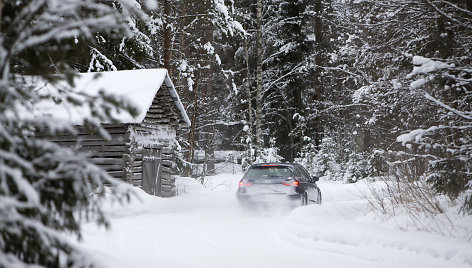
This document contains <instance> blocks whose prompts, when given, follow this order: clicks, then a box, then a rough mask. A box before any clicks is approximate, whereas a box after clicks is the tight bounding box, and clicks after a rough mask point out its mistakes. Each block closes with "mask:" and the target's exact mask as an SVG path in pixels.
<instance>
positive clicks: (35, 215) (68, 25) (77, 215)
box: [0, 0, 139, 267]
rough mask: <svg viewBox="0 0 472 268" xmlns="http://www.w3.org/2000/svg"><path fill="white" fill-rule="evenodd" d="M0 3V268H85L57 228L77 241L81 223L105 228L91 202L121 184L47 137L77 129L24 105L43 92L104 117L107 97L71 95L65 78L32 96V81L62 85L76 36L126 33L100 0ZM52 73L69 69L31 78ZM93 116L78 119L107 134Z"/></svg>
mask: <svg viewBox="0 0 472 268" xmlns="http://www.w3.org/2000/svg"><path fill="white" fill-rule="evenodd" d="M121 3H122V8H123V9H122V10H121V11H126V12H127V13H131V12H133V13H134V12H139V11H138V10H136V8H135V6H132V5H129V3H130V2H129V1H123V2H121ZM0 7H1V8H2V12H0V14H2V17H1V22H0V23H1V24H0V31H1V36H0V74H1V78H0V79H1V80H0V114H1V116H0V267H92V266H94V262H93V260H91V259H90V258H89V257H88V256H86V255H84V254H83V253H82V252H81V251H80V250H79V249H77V248H76V247H75V246H73V245H72V244H71V243H70V242H69V239H66V238H65V237H64V233H69V234H73V235H75V236H77V237H79V238H80V224H81V222H83V221H84V220H93V221H96V222H97V223H99V224H104V225H107V220H106V218H105V217H104V215H103V213H102V211H101V208H100V200H101V199H100V196H103V195H104V194H105V192H104V189H105V188H104V185H105V184H107V185H109V186H111V187H110V188H109V189H111V191H112V192H113V193H114V194H115V196H116V197H117V198H118V199H120V200H122V199H123V198H125V197H126V196H127V190H126V189H128V188H127V187H125V186H123V185H122V184H121V183H119V182H117V181H115V180H114V179H112V178H111V177H109V176H108V175H107V174H106V173H105V172H104V171H102V170H100V169H99V168H97V167H96V166H95V165H93V164H91V163H89V162H88V161H87V158H86V156H85V155H83V154H80V153H78V152H77V151H75V150H73V149H71V148H64V147H61V146H60V145H58V144H55V143H53V142H50V141H48V140H47V138H46V137H47V136H52V135H55V134H57V133H58V132H62V133H69V134H71V135H74V134H76V130H75V128H74V126H73V125H71V124H70V123H69V122H62V121H55V120H54V119H51V118H37V119H32V118H31V116H28V115H30V114H31V111H30V110H29V107H31V105H32V104H34V103H35V102H37V101H39V100H40V98H50V99H53V100H54V101H62V102H68V103H69V104H70V105H71V107H73V105H88V106H90V107H93V109H94V114H96V115H100V116H101V118H100V119H104V118H105V119H106V118H108V119H111V117H110V109H109V108H110V107H115V106H116V107H117V108H120V107H122V108H125V106H126V103H124V102H123V101H121V100H119V99H117V98H115V97H113V96H102V97H100V98H96V97H91V96H82V98H80V99H77V98H73V96H72V95H71V94H70V90H71V85H69V84H68V83H61V91H60V94H59V95H55V96H52V95H42V96H41V97H40V96H39V95H38V93H37V91H36V90H35V89H36V87H35V86H34V84H35V82H37V81H35V79H39V80H44V79H46V80H50V82H51V83H57V82H59V81H64V80H65V81H71V78H72V77H73V74H72V71H73V69H71V66H70V65H69V64H68V63H67V62H66V61H65V60H64V57H61V55H64V54H65V53H66V52H67V51H68V49H69V48H70V46H69V45H70V44H71V43H75V42H74V40H75V39H87V38H91V37H92V36H93V35H94V34H96V33H98V32H103V33H111V32H115V33H118V32H120V33H121V35H125V34H126V33H127V32H129V29H128V28H127V26H126V24H124V23H123V15H122V13H121V11H120V12H119V11H118V10H117V9H115V8H112V7H110V6H107V5H105V4H103V3H102V2H101V1H95V0H63V1H54V0H33V1H22V0H14V1H2V4H0ZM52 70H53V71H52ZM54 71H61V72H62V73H64V74H67V73H69V74H70V75H65V76H53V77H47V76H44V77H42V78H41V76H38V74H47V73H53V72H54ZM33 74H34V75H36V76H34V77H36V78H33V77H32V76H29V75H33ZM97 103H103V104H104V106H100V105H96V104H97ZM126 109H127V110H128V112H130V113H132V114H133V113H135V112H136V111H135V110H134V109H133V108H132V107H128V108H126ZM97 122H99V121H98V120H97V119H96V118H89V119H88V120H87V121H86V122H85V125H86V126H87V127H89V128H90V129H92V130H95V131H97V132H99V133H102V134H103V135H104V137H106V136H107V135H106V133H104V132H103V129H101V127H100V125H99V124H98V123H97Z"/></svg>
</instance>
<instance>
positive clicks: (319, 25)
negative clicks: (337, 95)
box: [313, 0, 323, 149]
mask: <svg viewBox="0 0 472 268" xmlns="http://www.w3.org/2000/svg"><path fill="white" fill-rule="evenodd" d="M322 9H323V6H322V3H321V0H316V2H315V12H316V16H315V27H314V28H315V50H316V51H315V64H316V65H317V66H322V63H321V61H322V41H323V20H322V17H321V13H322ZM313 79H314V80H313V84H314V85H313V86H314V89H315V91H316V93H315V102H316V109H317V111H318V114H317V116H316V119H315V120H316V123H315V145H316V148H317V149H319V148H320V145H321V141H322V140H323V120H322V117H321V111H322V110H323V103H322V101H323V99H322V98H323V86H322V83H321V81H320V79H321V70H320V68H319V67H316V69H315V75H314V77H313Z"/></svg>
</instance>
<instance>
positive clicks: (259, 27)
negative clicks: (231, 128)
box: [256, 0, 262, 156]
mask: <svg viewBox="0 0 472 268" xmlns="http://www.w3.org/2000/svg"><path fill="white" fill-rule="evenodd" d="M256 45H257V69H256V72H257V74H256V76H257V78H256V83H257V92H256V150H257V151H256V156H259V155H260V150H261V148H262V127H261V121H262V0H257V37H256Z"/></svg>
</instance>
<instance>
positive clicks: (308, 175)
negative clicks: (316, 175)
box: [297, 166, 310, 181]
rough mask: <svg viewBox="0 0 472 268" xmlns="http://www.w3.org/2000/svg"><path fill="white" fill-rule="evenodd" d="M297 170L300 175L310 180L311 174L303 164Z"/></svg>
mask: <svg viewBox="0 0 472 268" xmlns="http://www.w3.org/2000/svg"><path fill="white" fill-rule="evenodd" d="M297 170H298V172H299V173H300V176H301V177H303V179H304V180H306V181H310V174H309V173H308V172H307V171H306V169H305V168H303V167H302V166H297Z"/></svg>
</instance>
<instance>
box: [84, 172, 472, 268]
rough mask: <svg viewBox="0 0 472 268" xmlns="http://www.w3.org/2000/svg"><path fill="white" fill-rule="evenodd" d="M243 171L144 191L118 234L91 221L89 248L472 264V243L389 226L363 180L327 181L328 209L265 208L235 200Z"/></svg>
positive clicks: (117, 222)
mask: <svg viewBox="0 0 472 268" xmlns="http://www.w3.org/2000/svg"><path fill="white" fill-rule="evenodd" d="M241 176H242V174H241V173H240V172H236V173H234V174H232V173H231V172H230V173H224V174H221V175H217V176H213V177H207V178H206V180H205V183H206V185H207V186H208V187H207V188H205V187H203V186H202V185H201V184H199V183H197V182H196V181H195V180H193V179H190V178H179V179H178V180H177V184H178V188H179V193H180V195H179V196H177V197H175V198H171V199H162V198H158V197H154V196H149V195H147V194H145V193H144V192H143V191H141V190H139V189H137V190H136V192H137V196H136V197H134V198H133V199H132V200H131V203H130V204H128V205H126V206H124V207H120V206H115V205H111V204H109V205H108V206H107V207H106V209H105V211H106V212H107V214H108V215H110V216H111V217H112V228H113V229H112V230H111V231H109V232H106V231H104V230H99V229H97V228H96V227H95V226H93V225H85V226H84V232H85V233H84V242H83V243H82V244H81V246H82V247H84V248H85V249H86V250H87V251H89V252H90V254H91V255H93V257H95V258H98V259H101V260H102V261H103V263H105V264H106V265H108V266H109V267H113V268H115V267H116V268H119V267H149V266H160V267H167V268H169V267H202V268H203V267H205V268H208V267H235V268H236V267H237V268H241V267H262V268H263V267H270V268H274V267H310V268H311V267H315V266H320V267H351V268H355V267H362V268H368V267H372V268H374V267H375V268H379V267H392V268H393V267H395V268H398V267H429V268H434V267H438V268H439V267H455V268H456V267H458V268H460V267H471V265H472V245H471V244H470V243H467V242H464V241H462V240H459V239H452V238H445V237H442V236H439V235H436V234H431V233H425V232H418V231H401V230H399V229H398V228H396V227H395V226H394V225H393V224H392V223H391V222H389V223H384V224H380V223H379V222H378V220H377V219H376V218H375V217H374V216H373V214H369V208H368V202H367V200H366V199H365V198H364V197H363V196H362V194H361V192H364V193H366V191H367V190H368V186H367V185H366V184H365V183H364V182H361V183H357V184H341V183H334V182H320V183H319V186H320V188H321V190H322V193H323V200H324V203H323V204H322V205H321V206H319V205H309V206H305V207H300V208H297V209H295V210H293V211H290V210H288V211H270V212H263V211H245V210H243V209H242V208H240V206H239V205H238V203H237V202H236V198H235V191H236V188H237V183H238V181H239V179H240V178H241ZM210 189H213V191H211V190H210ZM139 200H141V201H139ZM465 224H470V220H469V221H468V223H465Z"/></svg>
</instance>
